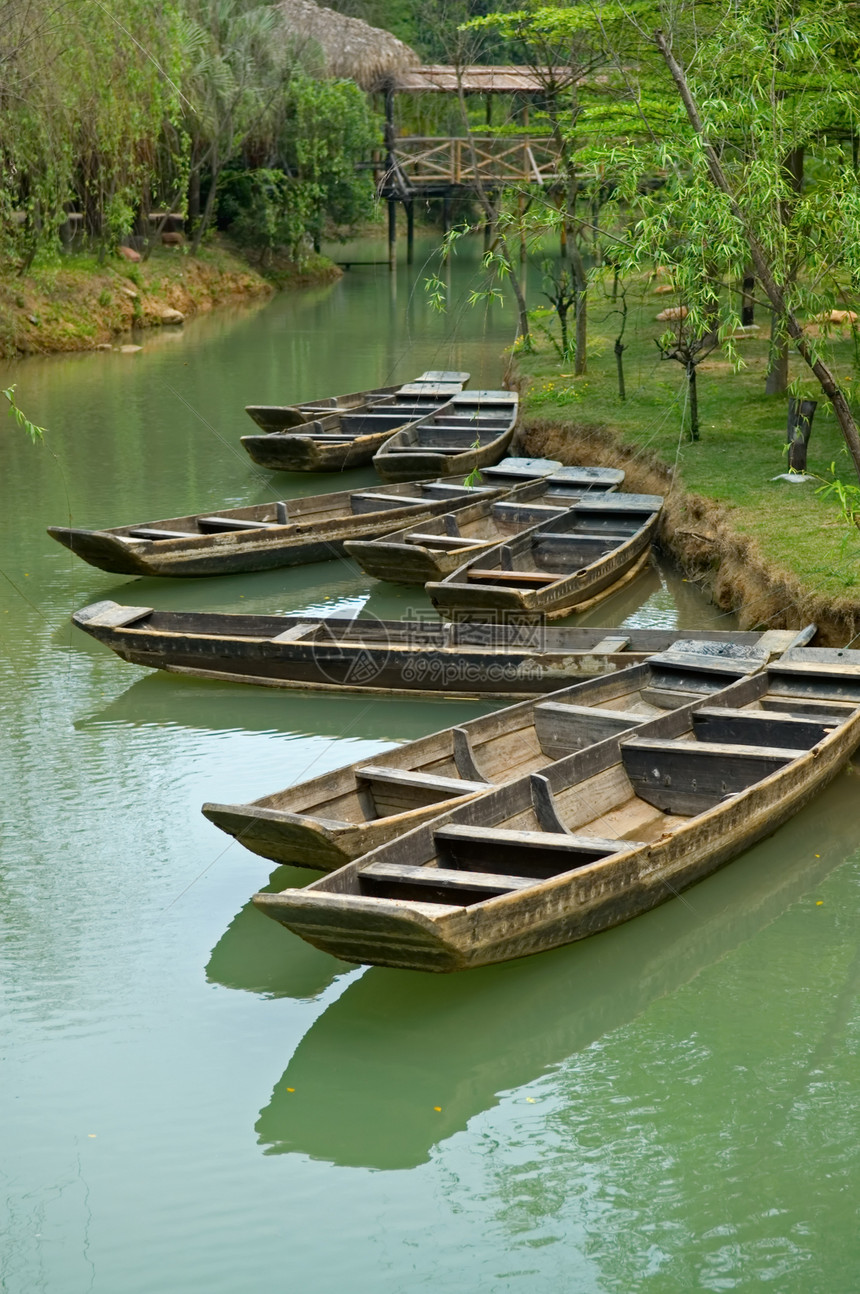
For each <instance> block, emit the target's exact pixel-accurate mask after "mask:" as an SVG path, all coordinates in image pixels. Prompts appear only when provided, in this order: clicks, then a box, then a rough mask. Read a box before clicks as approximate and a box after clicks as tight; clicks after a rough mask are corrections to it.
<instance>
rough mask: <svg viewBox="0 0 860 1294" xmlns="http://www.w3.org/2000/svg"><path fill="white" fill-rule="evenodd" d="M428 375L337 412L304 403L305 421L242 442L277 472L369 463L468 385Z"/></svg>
mask: <svg viewBox="0 0 860 1294" xmlns="http://www.w3.org/2000/svg"><path fill="white" fill-rule="evenodd" d="M426 376H427V375H422V377H421V378H419V379H418V380H417V381H415V382H410V383H409V384H408V385H407V386H401V387H398V388H396V389H394V390H392V391H391V392H390V393H386V394H383V393H381V392H378V393H369V398H367V399H366V400H364V401H363V402H357V403H356V404H355V405H347V406H346V407H344V408H338V409H336V410H335V411H334V412H330V411H329V410H328V409H325V408H314V407H313V406H312V405H303V406H300V407H299V408H298V409H297V410H296V411H295V412H296V413H297V414H301V421H296V422H295V423H293V424H292V425H291V426H289V427H283V428H278V429H276V430H273V431H269V432H267V433H266V434H265V435H262V436H260V435H255V436H243V437H242V445H243V446H244V448H245V449H246V450H247V452H248V453H249V454H250V456H251V458H253V460H254V462H255V463H259V464H260V466H261V467H267V468H269V469H270V470H271V471H276V472H342V471H345V470H347V469H348V468H354V467H364V466H366V465H367V464H368V463H369V462H370V461H371V459H372V458H373V456H374V454H375V453H376V451H377V450H378V449H381V447H382V446H383V445H384V444H385V442H386V441H387V440H388V438H389V437H390V436H391V435H393V433H394V432H395V431H398V430H400V429H401V428H402V427H406V426H411V425H412V424H413V423H415V422H418V421H419V420H421V419H422V418H425V417H426V416H427V415H428V414H430V413H433V412H436V411H437V410H439V409H442V408H447V407H448V402H449V401H450V399H451V397H452V396H454V395H457V394H458V393H459V392H460V391H461V390H462V384H461V383H460V382H453V381H452V382H430V381H425V380H424V378H425V377H426ZM443 376H444V375H443ZM452 376H454V377H464V376H468V375H464V374H462V373H461V374H453V375H452ZM341 398H342V399H347V400H348V399H352V398H353V397H341ZM428 475H432V473H428Z"/></svg>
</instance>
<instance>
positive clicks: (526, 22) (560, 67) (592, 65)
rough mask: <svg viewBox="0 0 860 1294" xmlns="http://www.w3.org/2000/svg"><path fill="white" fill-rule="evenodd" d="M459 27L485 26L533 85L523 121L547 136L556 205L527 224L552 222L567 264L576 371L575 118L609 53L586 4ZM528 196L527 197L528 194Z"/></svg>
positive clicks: (582, 343) (579, 299) (583, 311)
mask: <svg viewBox="0 0 860 1294" xmlns="http://www.w3.org/2000/svg"><path fill="white" fill-rule="evenodd" d="M607 16H608V15H605V18H606V17H607ZM466 26H467V29H468V30H472V31H491V32H493V33H495V35H496V36H497V37H500V38H501V39H503V40H504V41H505V42H507V43H508V44H509V45H510V46H511V47H513V48H514V49H516V50H517V51H518V53H519V56H520V59H521V60H522V61H523V62H524V63H525V64H526V65H527V66H528V67H529V68H530V69H531V71H532V74H533V76H534V78H535V81H536V83H537V84H538V85H539V86H540V90H541V94H540V98H541V102H542V110H541V111H539V112H537V113H535V114H533V119H532V122H531V123H530V125H531V126H532V128H534V127H535V126H537V128H538V129H540V128H541V126H542V125H544V126H545V128H546V130H547V133H548V136H549V138H550V140H551V143H552V148H553V153H554V155H555V158H556V167H557V175H558V194H559V205H558V220H557V221H554V220H549V221H548V216H547V212H546V209H545V208H543V209H542V208H540V207H538V208H537V210H535V212H534V217H533V219H532V222H531V227H532V231H534V228H535V226H536V225H537V227H538V228H540V227H541V225H543V226H546V225H547V223H550V224H556V225H558V226H559V227H560V232H561V246H562V258H563V260H564V261H565V262H567V265H566V267H565V269H564V270H563V271H562V273H563V275H564V276H565V277H568V278H569V279H570V281H571V283H572V286H573V308H574V315H575V328H574V341H573V357H574V372H575V373H577V374H581V373H584V372H585V368H586V342H587V335H588V328H587V309H588V273H587V269H586V261H585V258H584V256H583V248H582V241H583V222H582V221H581V220H580V218H579V212H578V206H579V204H580V202H581V199H582V193H583V179H584V176H583V171H582V168H581V166H580V157H579V153H580V149H581V147H582V144H583V115H584V113H585V111H586V106H587V105H588V104H589V103H590V102H593V101H594V98H595V94H597V95H600V94H601V93H602V91H603V86H601V85H600V84H599V83H598V81H597V80H596V76H597V73H598V72H599V71H601V70H602V69H603V68H605V67H606V66H607V65H608V64H610V63H611V61H612V52H611V50H610V48H609V46H608V43H607V41H606V39H605V38H604V33H603V32H602V31H601V29H600V27H599V25H598V24H597V23H596V22H595V21H594V14H593V11H592V7H591V5H590V4H574V5H566V6H564V7H558V6H536V7H534V8H531V9H527V10H522V9H520V10H515V11H513V12H511V13H491V14H488V15H486V16H485V17H482V18H476V19H473V20H472V21H471V22H470V23H468V24H466ZM530 196H531V198H532V201H534V198H535V194H534V193H532V194H531V195H530ZM535 218H536V219H535ZM588 223H589V225H590V224H591V222H590V221H589V222H588ZM565 349H566V350H567V347H565Z"/></svg>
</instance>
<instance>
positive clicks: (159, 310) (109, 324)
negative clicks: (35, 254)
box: [0, 245, 340, 359]
mask: <svg viewBox="0 0 860 1294" xmlns="http://www.w3.org/2000/svg"><path fill="white" fill-rule="evenodd" d="M339 275H340V271H339V270H338V268H337V266H336V265H334V264H333V263H332V262H331V261H329V260H327V259H326V258H325V257H314V258H313V260H312V262H310V263H309V264H307V265H305V266H303V267H302V268H301V270H299V269H297V268H296V267H295V266H293V265H289V264H278V265H277V266H275V267H274V268H273V269H272V271H271V273H269V272H267V275H266V277H263V275H261V274H260V273H258V272H257V271H256V270H255V269H253V268H251V266H250V265H248V264H247V262H245V261H243V260H242V259H241V258H240V257H239V256H237V255H236V254H235V253H233V252H231V251H229V250H228V249H226V248H224V247H223V246H220V245H214V246H210V247H207V248H206V249H204V250H203V251H201V253H200V254H199V255H198V256H190V255H187V254H186V253H185V251H184V250H183V249H181V248H158V249H157V250H156V251H154V252H153V254H152V256H151V257H150V259H149V260H148V261H141V262H136V263H129V262H127V261H124V260H121V259H120V258H119V256H116V255H114V256H110V257H108V258H107V259H106V260H105V262H104V264H102V265H100V264H99V263H98V261H97V259H96V258H95V257H94V256H83V255H82V256H63V257H62V258H59V259H58V260H56V261H54V262H51V263H48V264H38V263H37V264H36V265H35V266H34V267H33V268H32V269H31V271H30V273H29V274H27V275H24V276H21V277H18V276H16V275H15V274H14V273H9V274H6V275H3V276H2V278H0V358H4V359H9V358H13V357H15V356H18V355H32V354H48V353H51V352H55V351H72V350H92V349H93V348H94V347H96V346H100V345H101V346H104V345H107V344H109V343H110V342H111V341H112V340H114V339H115V338H116V337H117V336H119V335H121V334H123V333H128V332H130V331H131V330H132V329H134V328H153V327H155V328H157V327H161V326H163V325H164V324H166V323H168V322H169V321H170V319H171V316H170V312H171V311H179V312H180V314H181V315H183V316H184V317H186V318H188V317H190V316H191V315H194V314H198V313H200V312H202V311H206V310H212V309H214V308H215V307H217V306H219V305H224V304H229V303H231V302H236V301H237V300H253V299H263V298H265V297H267V296H269V295H270V294H271V293H272V292H273V291H274V290H275V288H276V287H279V288H286V287H301V286H306V285H307V284H310V283H320V282H328V281H330V280H331V279H333V278H337V277H339ZM173 319H174V321H176V320H175V316H173Z"/></svg>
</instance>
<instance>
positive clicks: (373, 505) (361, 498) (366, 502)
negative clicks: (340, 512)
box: [349, 492, 421, 513]
mask: <svg viewBox="0 0 860 1294" xmlns="http://www.w3.org/2000/svg"><path fill="white" fill-rule="evenodd" d="M349 501H350V506H351V508H352V510H353V512H354V513H361V512H377V511H381V510H382V509H383V508H405V507H408V506H409V504H410V503H420V502H421V499H420V498H416V497H415V495H414V494H363V493H361V492H358V493H356V494H351V495H350V500H349Z"/></svg>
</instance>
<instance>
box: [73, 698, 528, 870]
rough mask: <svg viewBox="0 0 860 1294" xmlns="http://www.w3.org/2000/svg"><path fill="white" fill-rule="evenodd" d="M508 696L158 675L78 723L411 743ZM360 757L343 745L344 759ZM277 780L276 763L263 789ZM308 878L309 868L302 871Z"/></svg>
mask: <svg viewBox="0 0 860 1294" xmlns="http://www.w3.org/2000/svg"><path fill="white" fill-rule="evenodd" d="M502 705H504V702H503V701H491V700H488V701H464V700H457V699H456V698H451V699H450V700H446V701H445V703H444V709H442V710H440V708H439V698H438V697H434V698H431V697H422V696H421V695H420V693H418V694H416V695H415V696H409V697H397V696H391V697H386V696H376V695H374V696H372V697H367V696H362V695H361V694H360V693H359V694H351V693H343V694H340V695H334V694H333V695H329V694H326V693H320V692H299V691H292V690H284V691H283V692H281V691H276V690H275V689H273V688H252V687H250V688H249V687H245V686H244V684H241V683H226V682H219V681H216V680H213V679H192V678H185V677H182V676H180V675H175V674H173V675H170V674H161V673H153V674H148V675H146V677H144V678H139V679H138V680H137V682H136V683H132V685H131V687H129V688H126V690H125V691H124V692H123V693H122V694H121V695H120V696H118V697H116V698H115V699H114V700H113V701H110V702H109V703H108V704H107V705H106V706H104V707H103V708H102V709H101V710H98V711H96V712H95V713H94V714H91V715H88V716H86V718H82V719H78V720H76V721H75V727H76V728H78V729H83V730H85V729H87V728H92V727H96V726H98V725H102V724H128V725H129V726H130V727H151V726H153V725H157V726H158V727H165V726H170V727H179V728H189V729H193V730H194V731H202V732H211V733H214V734H219V733H224V732H261V733H272V734H273V735H274V736H277V737H281V736H283V737H284V738H285V739H287V740H293V739H295V738H307V737H311V738H319V737H331V738H335V739H337V738H343V740H344V742H355V741H390V742H391V743H392V744H395V743H396V742H399V741H413V740H415V739H417V738H418V737H425V736H426V735H427V734H428V733H430V732H435V731H436V730H437V729H438V728H444V727H448V726H450V725H451V724H458V723H465V722H466V720H467V719H476V718H477V717H478V716H479V715H482V714H491V713H492V711H493V710H498V709H499V708H500V707H501V706H502ZM351 758H354V756H353V755H352V754H351V753H350V748H349V747H347V746H345V747H344V753H343V758H342V759H341V760H340V761H339V762H340V763H342V764H346V763H348V762H349V760H350V759H351ZM277 782H278V764H277V761H274V762H273V765H272V773H271V776H270V778H269V780H268V781H267V783H266V784H265V785H261V786H260V794H261V795H263V794H266V793H268V792H269V791H271V789H272V787H273V786H274V785H277ZM303 881H304V883H307V873H306V872H305V873H303Z"/></svg>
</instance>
